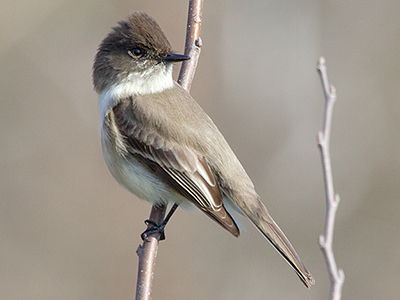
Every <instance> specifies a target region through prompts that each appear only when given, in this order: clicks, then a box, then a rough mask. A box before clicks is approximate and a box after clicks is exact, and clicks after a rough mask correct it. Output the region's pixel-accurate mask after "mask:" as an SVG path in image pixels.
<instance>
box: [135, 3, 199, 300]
mask: <svg viewBox="0 0 400 300" xmlns="http://www.w3.org/2000/svg"><path fill="white" fill-rule="evenodd" d="M202 9H203V0H190V1H189V13H188V23H187V31H186V44H185V54H186V55H189V56H190V60H188V61H185V62H183V64H182V68H181V72H180V74H179V79H178V82H179V84H180V85H181V86H182V87H183V88H184V89H185V90H186V91H188V92H189V90H190V86H191V84H192V81H193V78H194V73H195V71H196V67H197V62H198V60H199V55H200V50H201V44H202V43H201V38H200V26H201V14H202ZM166 210H167V206H166V205H162V206H156V205H153V207H152V209H151V213H150V218H149V220H151V221H153V222H155V223H157V224H161V222H162V221H163V219H164V216H165V212H166ZM151 226H152V224H149V225H148V228H150V227H151ZM160 236H161V233H159V232H158V233H152V234H150V235H149V236H148V238H147V239H148V241H146V240H145V241H143V244H142V245H139V247H138V249H137V250H136V253H137V255H138V257H139V266H138V278H137V285H136V300H149V299H151V291H152V285H153V276H154V267H155V262H156V256H157V251H158V244H159V241H160Z"/></svg>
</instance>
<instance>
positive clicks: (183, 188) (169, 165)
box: [109, 99, 239, 237]
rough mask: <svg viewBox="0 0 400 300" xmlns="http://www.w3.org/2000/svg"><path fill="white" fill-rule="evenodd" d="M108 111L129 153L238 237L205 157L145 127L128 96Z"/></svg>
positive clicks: (236, 229)
mask: <svg viewBox="0 0 400 300" xmlns="http://www.w3.org/2000/svg"><path fill="white" fill-rule="evenodd" d="M109 114H110V115H109V119H110V120H111V122H113V123H114V124H113V125H115V128H116V130H117V131H118V134H119V135H120V136H121V140H122V141H123V143H124V147H125V149H126V150H127V151H128V152H129V153H130V154H132V155H135V157H136V158H137V159H138V160H139V161H140V162H141V163H142V164H143V165H145V166H147V167H148V169H149V170H150V171H151V172H153V173H155V174H157V175H158V176H159V177H160V178H161V179H162V180H163V181H164V182H165V183H166V184H168V185H169V186H170V187H172V188H173V189H175V190H176V191H178V192H179V193H181V194H182V195H183V196H184V197H186V198H187V199H188V200H189V201H191V202H192V203H193V204H195V205H196V206H197V207H198V208H200V209H201V210H202V211H203V212H205V213H206V214H207V215H208V216H209V217H211V218H212V219H214V220H215V221H217V222H218V223H219V224H220V225H222V227H224V228H225V229H226V230H228V231H229V232H230V233H232V234H233V235H234V236H236V237H237V236H239V229H238V227H237V225H236V223H235V222H234V221H233V219H232V217H231V216H230V215H229V213H228V212H227V211H226V210H225V207H224V205H223V203H222V196H221V191H220V189H219V186H218V184H217V181H216V179H215V175H214V173H213V171H212V170H211V168H210V166H209V165H208V163H207V162H206V160H205V159H204V157H202V156H200V155H199V154H197V153H196V152H195V151H194V150H191V149H189V148H187V147H183V146H180V145H179V144H178V143H176V142H174V141H168V140H166V139H165V138H163V137H162V136H161V135H160V134H159V133H158V132H157V131H156V130H155V129H154V128H153V129H151V128H150V129H149V128H144V126H143V125H142V124H141V122H140V121H139V120H138V119H137V117H136V114H135V107H134V105H133V102H132V100H131V99H124V100H122V101H120V102H119V103H118V104H117V105H116V106H114V107H113V109H112V110H110V111H109Z"/></svg>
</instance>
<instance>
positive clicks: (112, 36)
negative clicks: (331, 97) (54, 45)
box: [93, 12, 314, 287]
mask: <svg viewBox="0 0 400 300" xmlns="http://www.w3.org/2000/svg"><path fill="white" fill-rule="evenodd" d="M187 59H189V57H188V56H185V55H179V54H175V53H173V52H172V48H171V45H170V43H169V42H168V40H167V38H166V36H165V35H164V33H163V32H162V30H161V28H160V27H159V25H158V24H157V23H156V21H155V20H154V19H152V18H151V17H149V16H148V15H147V14H145V13H143V12H135V13H133V14H131V15H130V16H129V17H128V19H127V20H126V21H122V22H119V25H118V26H116V27H114V28H113V29H112V31H111V32H110V33H109V34H108V35H107V37H106V38H105V39H104V40H103V41H102V43H101V44H100V46H99V49H98V52H97V54H96V57H95V61H94V65H93V83H94V89H95V90H96V92H97V93H98V94H99V106H100V121H101V142H102V149H103V155H104V159H105V161H106V164H107V166H108V168H109V170H110V172H111V174H112V175H113V176H114V178H115V179H116V180H117V181H118V182H119V183H120V184H121V185H122V186H123V187H124V188H126V189H127V190H129V191H130V192H132V193H133V194H135V195H136V196H137V197H139V198H140V199H143V200H146V201H149V202H151V203H153V204H167V203H173V204H175V207H176V205H181V206H186V205H195V206H196V207H197V208H199V209H200V210H201V211H203V212H204V213H205V214H207V215H208V216H209V217H211V218H212V219H213V220H215V221H216V222H218V223H219V224H220V225H221V226H222V227H223V228H225V229H226V230H228V231H229V232H230V233H231V234H233V235H234V236H236V237H238V236H239V228H238V227H237V225H236V223H235V221H234V220H233V218H232V217H231V215H230V213H229V212H228V211H227V210H226V205H227V204H228V205H230V206H232V207H233V208H234V209H235V210H237V211H239V212H240V213H242V214H244V215H245V216H246V217H247V218H248V219H249V220H250V221H251V223H253V225H254V226H255V227H256V228H257V229H258V230H259V231H260V232H261V234H262V235H263V236H264V237H265V238H266V239H267V240H268V241H269V242H270V243H271V244H272V246H274V247H275V249H276V250H277V251H278V252H279V253H280V254H281V255H282V256H283V258H284V259H285V260H286V261H287V262H288V263H289V265H290V266H291V267H292V268H293V269H294V270H295V272H296V274H297V275H298V276H299V277H300V279H301V280H302V282H303V283H304V284H305V285H306V286H307V287H310V285H312V284H314V278H313V277H312V275H311V274H310V272H309V271H308V270H307V268H306V266H305V265H304V264H303V262H302V261H301V260H300V258H299V256H298V255H297V253H296V251H295V250H294V248H293V246H292V245H291V244H290V242H289V240H288V239H287V238H286V236H285V234H284V233H283V232H282V230H281V229H280V228H279V227H278V225H277V224H276V223H275V221H274V220H273V219H272V217H271V216H270V215H269V213H268V210H267V208H266V207H265V206H264V204H263V203H262V202H261V201H260V197H259V195H258V194H257V193H256V191H255V189H254V185H253V183H252V182H251V180H250V178H249V177H248V175H247V174H246V172H245V170H244V169H243V167H242V165H241V164H240V162H239V160H238V159H237V158H236V156H235V154H234V153H233V151H232V150H231V148H230V147H229V145H228V143H227V142H226V140H225V138H224V137H223V136H222V134H221V133H220V132H219V130H218V129H217V127H216V126H215V124H214V123H213V121H212V120H211V119H210V117H209V116H208V115H207V114H206V113H205V112H204V111H203V110H202V109H201V108H200V106H199V105H198V104H197V102H196V101H195V100H194V99H193V98H192V97H191V96H190V95H189V94H188V93H187V92H186V91H185V90H184V89H183V88H182V87H181V86H180V85H179V84H178V83H176V82H175V81H174V80H173V79H172V68H173V63H174V62H179V61H183V60H187Z"/></svg>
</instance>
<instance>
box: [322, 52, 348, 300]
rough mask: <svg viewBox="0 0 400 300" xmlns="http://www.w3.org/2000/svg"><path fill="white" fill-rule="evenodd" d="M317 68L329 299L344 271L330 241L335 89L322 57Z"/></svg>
mask: <svg viewBox="0 0 400 300" xmlns="http://www.w3.org/2000/svg"><path fill="white" fill-rule="evenodd" d="M317 70H318V73H319V75H320V77H321V82H322V88H323V91H324V96H325V115H324V128H323V131H320V132H319V133H318V137H317V141H318V146H319V150H320V152H321V159H322V168H323V172H324V183H325V197H326V218H325V232H324V235H320V237H319V245H320V247H321V250H322V252H323V254H324V256H325V261H326V264H327V267H328V271H329V278H330V281H331V288H330V299H331V300H339V299H340V298H341V297H342V286H343V282H344V272H343V270H342V269H339V270H338V268H337V266H336V261H335V256H334V254H333V250H332V243H333V231H334V227H335V215H336V210H337V207H338V205H339V202H340V198H339V195H338V194H335V191H334V188H333V179H332V167H331V157H330V152H329V141H330V134H331V125H332V113H333V106H334V104H335V101H336V89H335V87H334V86H333V85H329V81H328V73H327V71H326V65H325V59H324V58H323V57H321V58H320V59H319V62H318V67H317Z"/></svg>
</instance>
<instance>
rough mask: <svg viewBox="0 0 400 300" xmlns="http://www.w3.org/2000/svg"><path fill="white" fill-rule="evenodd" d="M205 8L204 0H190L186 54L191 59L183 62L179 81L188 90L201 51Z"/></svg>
mask: <svg viewBox="0 0 400 300" xmlns="http://www.w3.org/2000/svg"><path fill="white" fill-rule="evenodd" d="M202 10H203V0H190V1H189V12H188V21H187V31H186V43H185V55H188V56H190V60H187V61H184V62H183V63H182V68H181V72H180V73H179V78H178V83H179V84H180V85H181V86H182V87H183V88H184V89H185V90H186V91H187V92H189V91H190V86H191V84H192V81H193V77H194V73H195V71H196V67H197V62H198V61H199V56H200V52H201V46H202V41H201V38H200V28H201V16H202Z"/></svg>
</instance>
